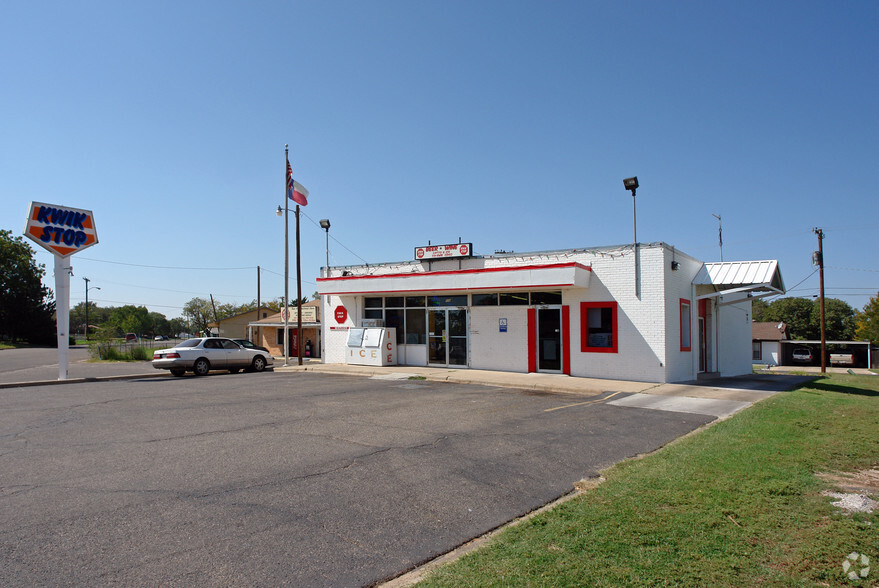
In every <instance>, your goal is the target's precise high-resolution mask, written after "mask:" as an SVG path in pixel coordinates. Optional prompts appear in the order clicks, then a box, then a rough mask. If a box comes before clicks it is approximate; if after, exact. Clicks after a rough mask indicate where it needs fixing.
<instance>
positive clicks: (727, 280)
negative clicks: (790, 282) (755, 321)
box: [693, 259, 785, 300]
mask: <svg viewBox="0 0 879 588" xmlns="http://www.w3.org/2000/svg"><path fill="white" fill-rule="evenodd" d="M693 284H694V285H696V286H709V287H711V288H713V292H711V293H708V294H703V295H701V296H697V297H696V299H697V300H701V299H702V298H712V297H715V296H720V295H724V294H732V293H735V292H748V293H750V294H752V297H753V298H761V297H762V296H771V295H776V294H784V293H785V287H784V280H783V279H782V278H781V271H780V270H779V268H778V260H775V259H771V260H764V261H721V262H717V263H706V264H705V265H703V266H702V269H701V270H699V273H698V274H696V277H695V278H693ZM754 293H760V294H761V295H760V296H753V294H754Z"/></svg>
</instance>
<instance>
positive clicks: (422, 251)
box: [415, 247, 424, 259]
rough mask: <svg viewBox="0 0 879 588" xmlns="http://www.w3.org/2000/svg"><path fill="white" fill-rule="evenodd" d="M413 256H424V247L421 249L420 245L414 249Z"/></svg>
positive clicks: (419, 257)
mask: <svg viewBox="0 0 879 588" xmlns="http://www.w3.org/2000/svg"><path fill="white" fill-rule="evenodd" d="M415 257H417V258H418V259H421V258H422V257H424V249H422V248H421V247H419V248H418V249H416V250H415Z"/></svg>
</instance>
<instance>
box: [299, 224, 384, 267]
mask: <svg viewBox="0 0 879 588" xmlns="http://www.w3.org/2000/svg"><path fill="white" fill-rule="evenodd" d="M300 213H301V214H302V215H303V216H304V217H305V218H307V219H308V220H310V221H311V222H312V223H314V225H315V226H316V227H318V228H320V225H319V224H318V223H317V222H315V220H314V219H313V218H311V217H310V216H308V215H307V214H305V211H303V210H300ZM320 230H322V231H323V230H324V229H320ZM330 239H332V240H333V241H335V242H336V243H338V244H339V245H341V246H342V249H344V250H345V251H347V252H348V253H350V254H351V255H353V256H354V257H356V258H357V259H359V260H360V261H362V262H363V263H365V264H367V265H368V264H369V262H368V261H366V260H365V259H363V258H362V257H360V256H359V255H357V254H356V253H354V252H353V251H351V250H350V249H348V247H346V246H345V244H344V243H342V242H341V241H339V240H338V239H336V238H335V237H334V236H333V235H330Z"/></svg>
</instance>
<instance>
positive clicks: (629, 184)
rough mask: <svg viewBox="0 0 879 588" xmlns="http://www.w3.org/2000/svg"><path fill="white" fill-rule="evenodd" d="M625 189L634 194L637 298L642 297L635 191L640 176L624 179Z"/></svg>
mask: <svg viewBox="0 0 879 588" xmlns="http://www.w3.org/2000/svg"><path fill="white" fill-rule="evenodd" d="M623 187H624V188H625V189H626V190H630V191H631V192H632V233H633V247H634V249H635V296H636V297H640V295H641V288H640V284H639V280H638V221H637V217H636V216H635V191H636V190H637V189H638V176H632V177H631V178H626V179H624V180H623Z"/></svg>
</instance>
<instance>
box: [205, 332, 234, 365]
mask: <svg viewBox="0 0 879 588" xmlns="http://www.w3.org/2000/svg"><path fill="white" fill-rule="evenodd" d="M202 347H203V349H204V354H205V357H207V358H208V361H209V362H211V368H213V369H218V370H222V369H226V367H227V366H228V362H227V361H226V350H225V349H224V348H223V343H222V341H220V339H205V342H204V345H203V346H202Z"/></svg>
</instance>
